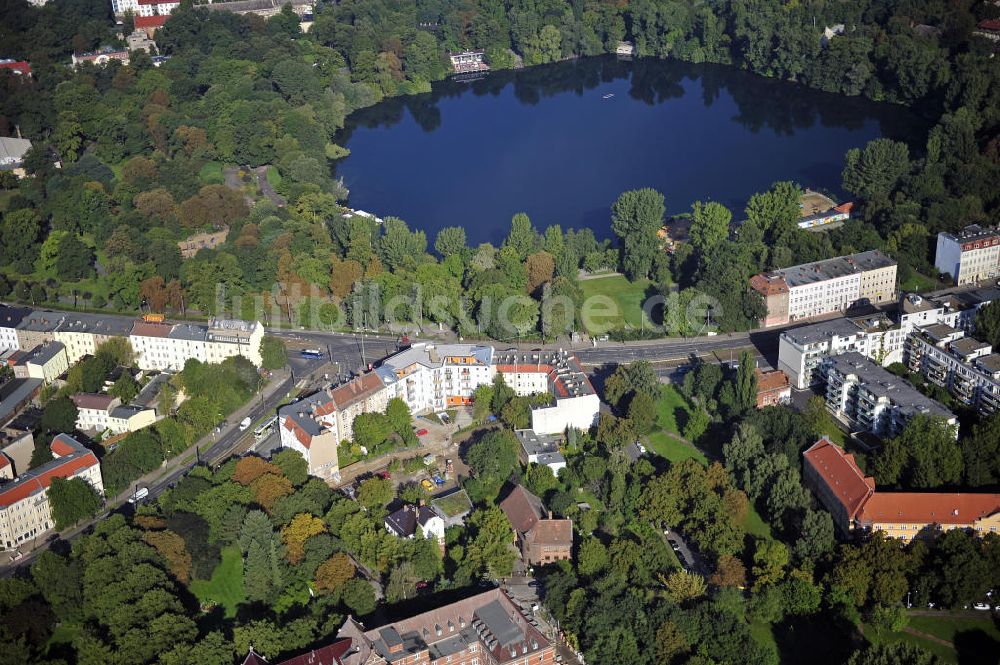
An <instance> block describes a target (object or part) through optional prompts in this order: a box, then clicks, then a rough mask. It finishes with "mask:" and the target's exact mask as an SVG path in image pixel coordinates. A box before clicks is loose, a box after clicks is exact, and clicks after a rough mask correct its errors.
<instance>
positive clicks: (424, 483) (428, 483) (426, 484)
mask: <svg viewBox="0 0 1000 665" xmlns="http://www.w3.org/2000/svg"><path fill="white" fill-rule="evenodd" d="M420 486H421V487H423V488H424V489H425V490H427V491H428V492H430V491H432V490H433V489H434V483H432V482H431V481H429V480H427V479H426V478H424V479H423V480H421V481H420Z"/></svg>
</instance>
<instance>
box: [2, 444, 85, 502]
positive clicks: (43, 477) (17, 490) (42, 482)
mask: <svg viewBox="0 0 1000 665" xmlns="http://www.w3.org/2000/svg"><path fill="white" fill-rule="evenodd" d="M97 463H98V462H97V458H96V457H95V456H94V453H91V452H88V453H87V454H86V455H83V456H81V457H74V458H72V459H68V460H66V461H65V462H62V463H61V464H56V465H54V466H52V467H50V468H48V469H45V470H44V471H42V472H41V473H39V474H38V475H35V476H33V477H31V478H28V479H26V480H24V481H22V482H16V481H15V483H13V484H11V486H10V487H9V488H7V489H5V490H2V491H0V508H7V507H8V506H12V505H14V504H15V503H17V502H18V501H23V500H24V499H27V498H28V497H29V496H31V495H33V494H37V493H38V492H41V491H42V490H44V489H46V488H48V486H49V485H51V484H52V479H53V478H69V477H71V476H74V475H76V474H77V473H79V472H81V471H83V470H84V469H89V468H90V467H92V466H97Z"/></svg>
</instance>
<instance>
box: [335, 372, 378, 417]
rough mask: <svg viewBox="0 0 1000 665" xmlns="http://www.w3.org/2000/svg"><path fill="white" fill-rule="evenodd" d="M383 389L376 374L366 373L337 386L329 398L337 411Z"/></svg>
mask: <svg viewBox="0 0 1000 665" xmlns="http://www.w3.org/2000/svg"><path fill="white" fill-rule="evenodd" d="M384 387H385V384H384V383H382V379H381V378H379V375H378V374H376V373H375V372H368V373H367V374H362V375H361V376H359V377H358V378H356V379H354V380H352V381H348V382H347V383H345V384H344V385H342V386H337V387H336V388H334V389H333V390H331V391H330V397H331V399H332V400H333V403H334V404H335V405H336V406H337V408H338V409H346V408H347V407H349V406H350V405H352V404H356V403H357V402H360V401H361V400H363V399H365V398H367V397H370V396H372V395H374V394H375V393H377V392H378V391H380V390H382V388H384ZM322 415H327V414H322Z"/></svg>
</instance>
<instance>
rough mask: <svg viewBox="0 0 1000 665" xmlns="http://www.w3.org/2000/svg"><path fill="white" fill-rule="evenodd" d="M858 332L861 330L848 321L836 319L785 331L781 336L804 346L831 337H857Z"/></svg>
mask: <svg viewBox="0 0 1000 665" xmlns="http://www.w3.org/2000/svg"><path fill="white" fill-rule="evenodd" d="M860 332H861V328H860V327H858V325H857V324H856V323H854V322H853V321H851V320H850V319H843V318H837V319H830V320H829V321H821V322H819V323H813V324H811V325H808V326H802V327H801V328H793V329H791V330H786V331H785V332H783V333H782V336H783V337H787V338H788V340H789V341H791V342H793V343H795V344H799V345H802V346H805V345H806V344H816V343H818V342H825V341H827V340H828V339H830V338H831V337H847V336H849V335H857V334H859V333H860Z"/></svg>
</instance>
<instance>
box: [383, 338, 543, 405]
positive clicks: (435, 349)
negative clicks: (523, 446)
mask: <svg viewBox="0 0 1000 665" xmlns="http://www.w3.org/2000/svg"><path fill="white" fill-rule="evenodd" d="M375 373H376V374H378V375H379V377H380V378H381V379H382V383H384V384H385V387H386V390H387V394H388V396H389V399H392V398H393V397H398V398H400V399H401V400H403V401H404V402H406V405H407V406H409V407H410V410H412V411H413V412H414V413H419V412H422V411H428V410H429V411H443V410H444V409H448V408H451V407H454V406H463V405H467V404H471V403H472V393H474V392H475V390H476V388H478V387H479V386H481V385H483V384H488V383H492V381H493V377H494V376H495V375H496V371H495V370H494V367H493V347H491V346H478V345H475V344H430V343H426V342H420V343H418V344H414V345H413V346H411V347H410V348H408V349H406V350H404V351H400V352H399V353H397V354H395V355H393V356H390V357H388V358H386V359H385V360H384V361H383V362H382V365H380V366H379V367H378V368H376V369H375ZM515 390H516V388H515ZM536 392H538V391H536Z"/></svg>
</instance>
